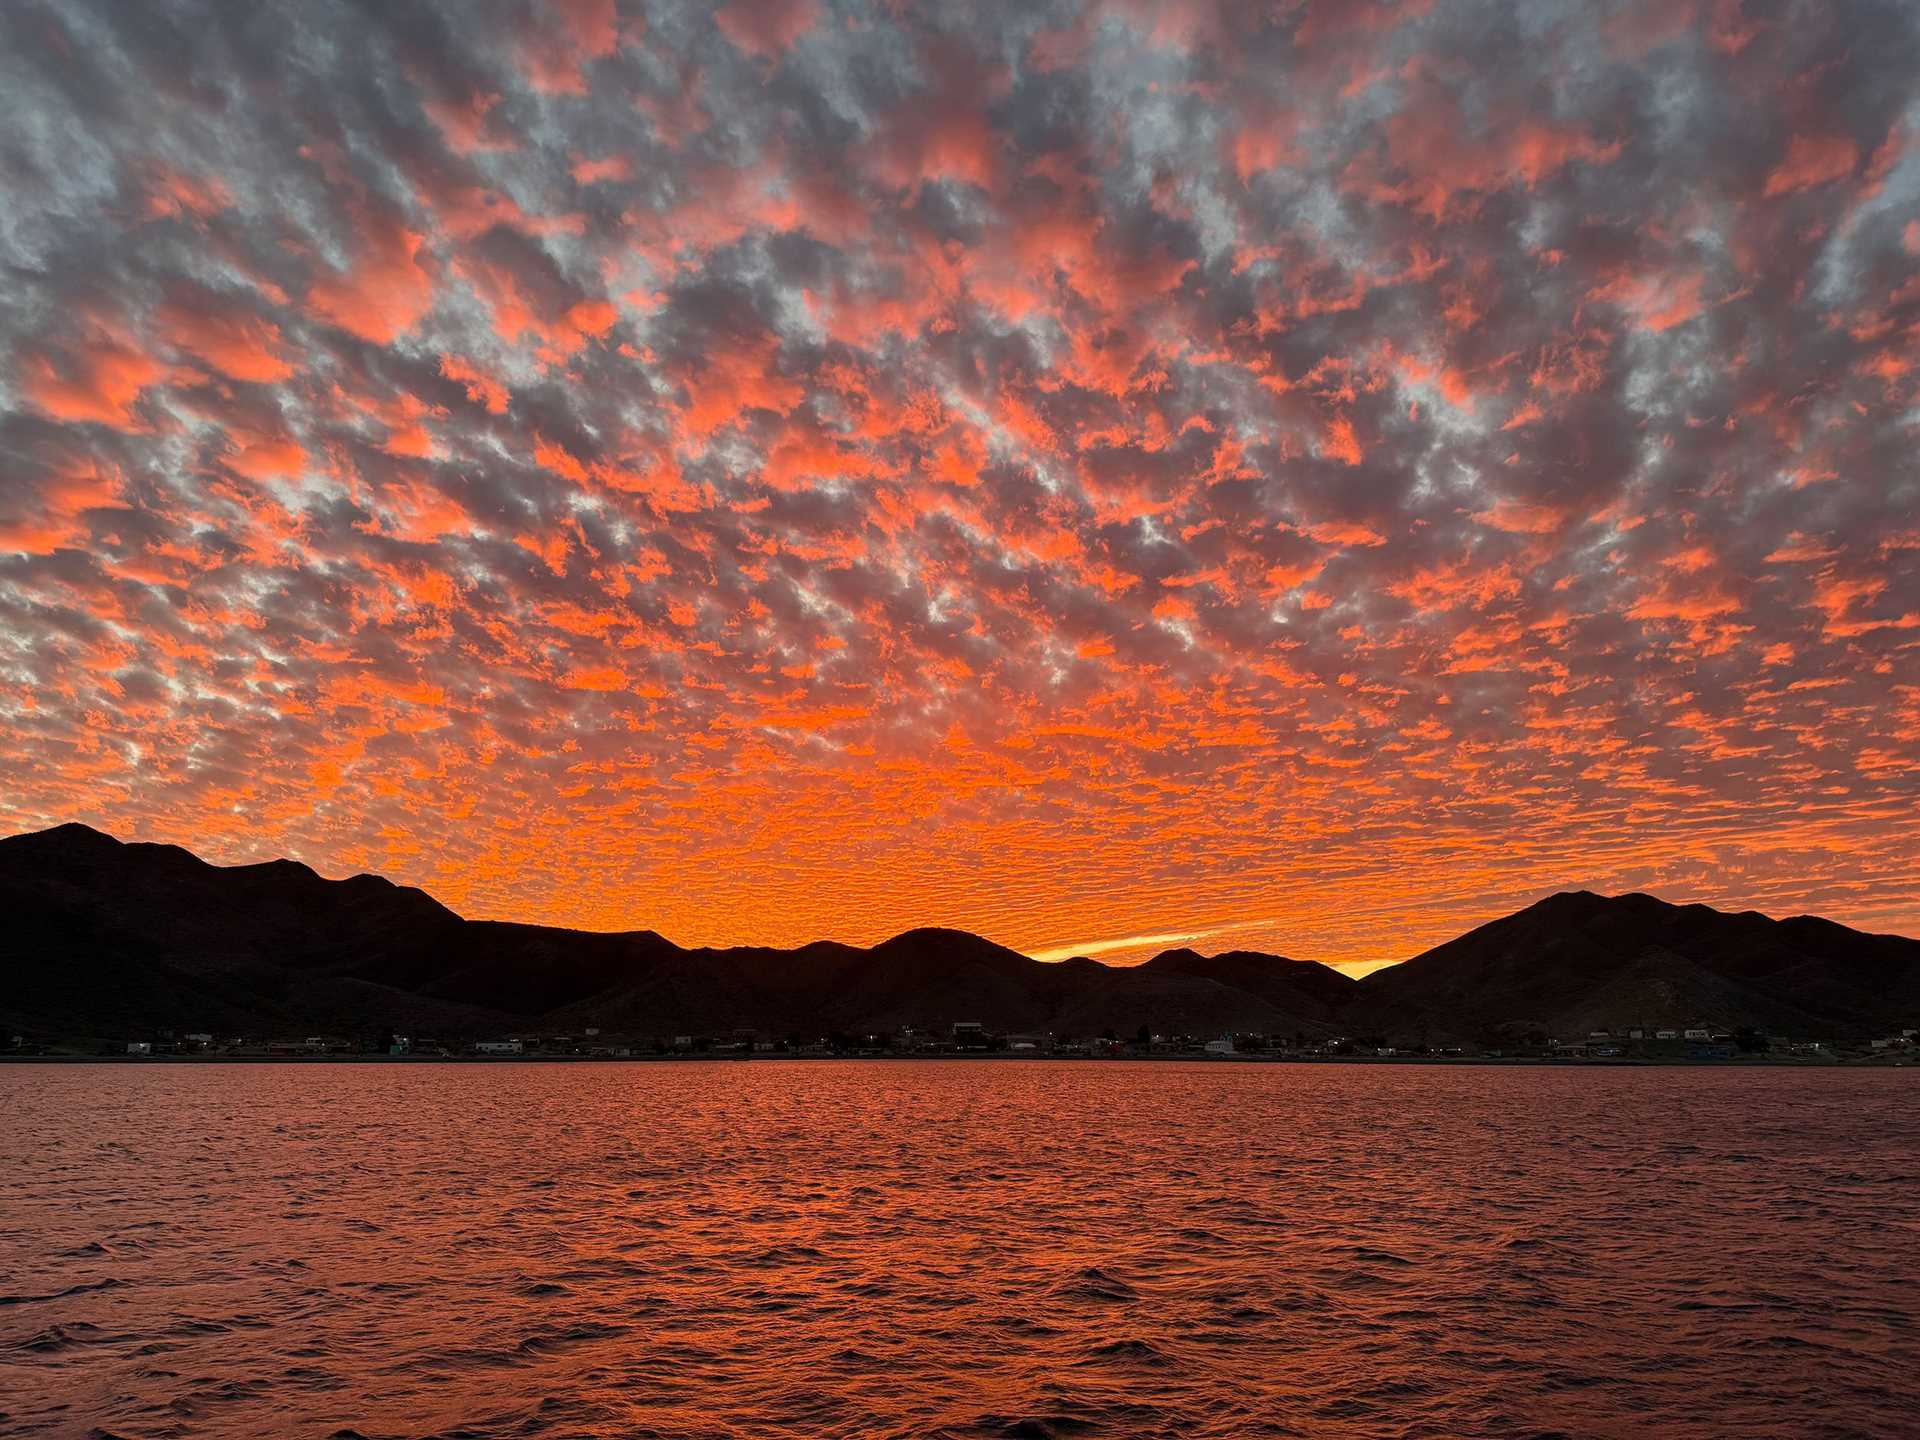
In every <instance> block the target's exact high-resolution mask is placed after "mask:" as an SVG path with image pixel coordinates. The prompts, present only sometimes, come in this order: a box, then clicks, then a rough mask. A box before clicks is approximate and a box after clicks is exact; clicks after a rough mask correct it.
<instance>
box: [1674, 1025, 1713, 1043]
mask: <svg viewBox="0 0 1920 1440" xmlns="http://www.w3.org/2000/svg"><path fill="white" fill-rule="evenodd" d="M1682 1038H1683V1039H1687V1040H1701V1041H1706V1040H1711V1039H1713V1031H1711V1030H1710V1029H1708V1028H1707V1027H1706V1026H1704V1025H1689V1026H1688V1027H1687V1029H1686V1032H1685V1034H1684V1035H1683V1037H1682Z"/></svg>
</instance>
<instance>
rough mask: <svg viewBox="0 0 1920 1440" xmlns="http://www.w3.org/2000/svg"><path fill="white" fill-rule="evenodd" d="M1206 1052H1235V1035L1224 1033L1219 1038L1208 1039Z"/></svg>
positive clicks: (1217, 1053)
mask: <svg viewBox="0 0 1920 1440" xmlns="http://www.w3.org/2000/svg"><path fill="white" fill-rule="evenodd" d="M1206 1053H1207V1054H1209V1055H1231V1054H1233V1053H1234V1050H1233V1037H1232V1036H1231V1035H1222V1036H1221V1037H1220V1038H1219V1039H1218V1040H1209V1041H1207V1046H1206Z"/></svg>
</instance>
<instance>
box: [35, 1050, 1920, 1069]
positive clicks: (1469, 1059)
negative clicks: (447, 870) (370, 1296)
mask: <svg viewBox="0 0 1920 1440" xmlns="http://www.w3.org/2000/svg"><path fill="white" fill-rule="evenodd" d="M769 1061H771V1062H774V1063H782V1062H794V1063H802V1064H816V1063H822V1062H827V1063H831V1062H835V1061H840V1062H845V1061H878V1062H882V1063H887V1064H926V1063H929V1062H940V1061H960V1062H963V1063H966V1064H979V1063H992V1062H996V1061H997V1062H1001V1063H1006V1064H1017V1065H1031V1064H1034V1063H1037V1062H1047V1061H1051V1062H1054V1063H1057V1064H1063V1065H1069V1064H1070V1065H1115V1064H1122V1065H1124V1064H1136V1065H1164V1064H1191V1065H1436V1066H1460V1065H1473V1066H1494V1067H1499V1066H1523V1067H1531V1068H1549V1067H1558V1068H1562V1069H1565V1068H1569V1067H1579V1068H1583V1069H1688V1070H1716V1069H1726V1068H1729V1067H1732V1068H1735V1069H1743V1070H1779V1069H1792V1070H1837V1069H1882V1070H1898V1069H1906V1068H1920V1067H1910V1062H1909V1060H1908V1059H1907V1058H1906V1057H1904V1056H1903V1057H1900V1058H1897V1059H1896V1058H1891V1057H1884V1056H1878V1055H1861V1056H1852V1057H1847V1058H1841V1057H1837V1056H1835V1057H1823V1058H1812V1057H1804V1056H1796V1057H1781V1058H1778V1059H1775V1058H1771V1057H1767V1056H1737V1057H1730V1058H1728V1059H1724V1060H1710V1059H1700V1060H1695V1059H1689V1058H1686V1057H1684V1056H1676V1057H1665V1056H1621V1057H1611V1058H1604V1059H1598V1058H1593V1057H1590V1056H1567V1057H1564V1058H1562V1057H1557V1056H1548V1055H1498V1056H1496V1055H1447V1056H1437V1055H1100V1056H1093V1055H1004V1054H987V1055H964V1054H953V1055H773V1054H769V1055H752V1056H747V1055H0V1064H5V1065H147V1066H155V1065H160V1066H165V1065H660V1064H666V1065H737V1064H743V1063H756V1064H764V1063H767V1062H769Z"/></svg>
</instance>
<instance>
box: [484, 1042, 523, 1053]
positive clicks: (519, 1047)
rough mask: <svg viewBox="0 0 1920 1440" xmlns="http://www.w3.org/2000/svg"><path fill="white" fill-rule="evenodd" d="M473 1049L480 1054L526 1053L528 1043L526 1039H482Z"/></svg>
mask: <svg viewBox="0 0 1920 1440" xmlns="http://www.w3.org/2000/svg"><path fill="white" fill-rule="evenodd" d="M473 1049H474V1053H475V1054H478V1055H524V1054H525V1053H526V1049H527V1045H526V1042H525V1041H524V1040H482V1041H479V1042H478V1043H477V1044H475V1045H474V1047H473Z"/></svg>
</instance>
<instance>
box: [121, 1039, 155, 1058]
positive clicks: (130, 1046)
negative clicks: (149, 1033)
mask: <svg viewBox="0 0 1920 1440" xmlns="http://www.w3.org/2000/svg"><path fill="white" fill-rule="evenodd" d="M127 1054H129V1055H151V1054H153V1042H152V1041H151V1040H129V1041H128V1042H127Z"/></svg>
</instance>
